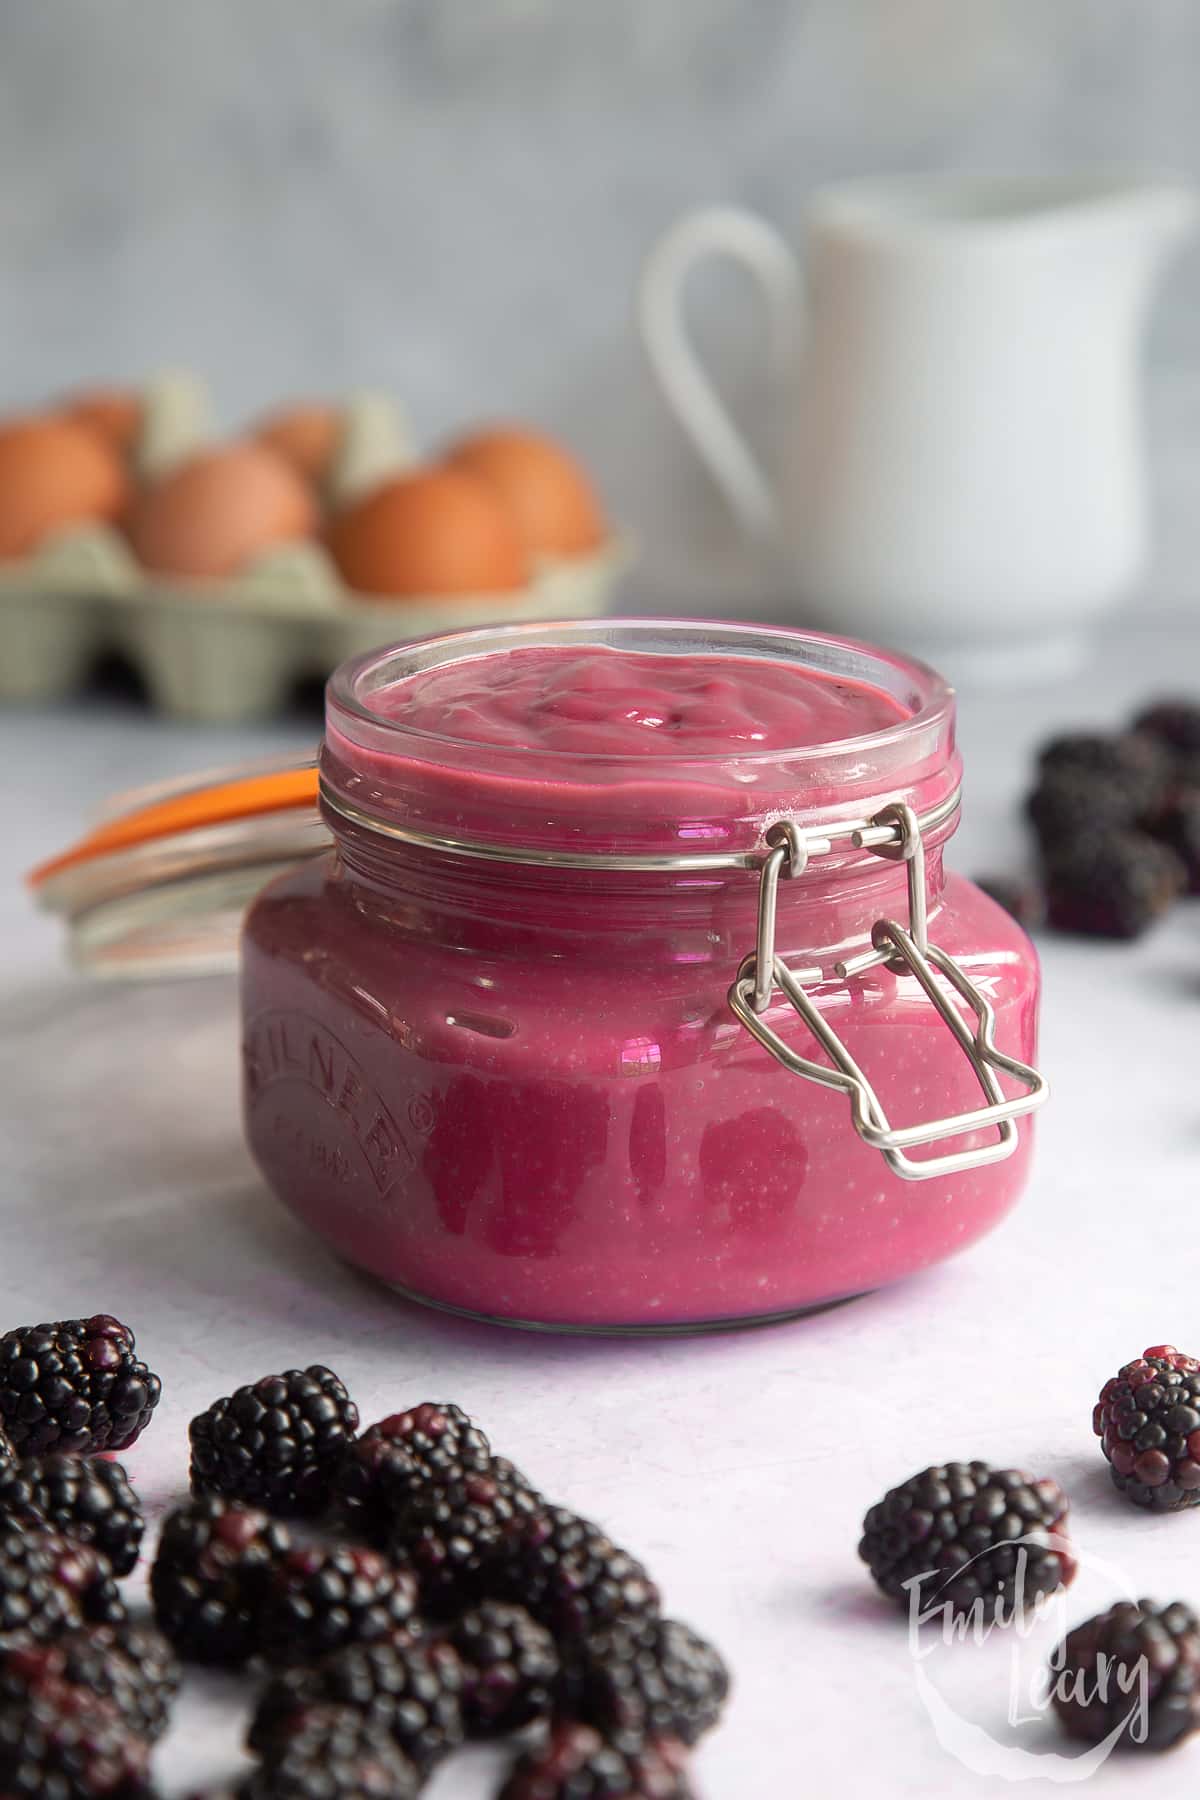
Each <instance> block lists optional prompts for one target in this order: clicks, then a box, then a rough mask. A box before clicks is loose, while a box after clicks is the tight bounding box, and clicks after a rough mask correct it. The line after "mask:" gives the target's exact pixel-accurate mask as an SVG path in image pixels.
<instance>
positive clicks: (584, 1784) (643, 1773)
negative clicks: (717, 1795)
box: [499, 1722, 692, 1800]
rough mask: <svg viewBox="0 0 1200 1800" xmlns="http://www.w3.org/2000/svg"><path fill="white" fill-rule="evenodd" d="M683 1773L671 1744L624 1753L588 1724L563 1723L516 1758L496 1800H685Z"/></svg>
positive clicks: (677, 1747) (678, 1750) (678, 1747)
mask: <svg viewBox="0 0 1200 1800" xmlns="http://www.w3.org/2000/svg"><path fill="white" fill-rule="evenodd" d="M686 1768H687V1753H686V1751H685V1750H684V1747H683V1745H682V1744H681V1743H679V1742H678V1740H676V1739H672V1738H658V1739H655V1740H653V1741H652V1742H649V1743H646V1744H643V1745H641V1746H640V1748H632V1749H628V1750H624V1749H622V1748H621V1747H620V1746H619V1745H617V1744H611V1743H608V1742H606V1741H605V1739H604V1738H602V1737H601V1736H600V1733H599V1732H598V1731H593V1730H592V1728H591V1726H590V1725H580V1724H577V1723H574V1722H567V1723H565V1724H561V1725H559V1726H557V1727H556V1728H555V1730H554V1731H553V1732H552V1733H551V1734H550V1737H549V1738H548V1740H547V1741H546V1742H545V1743H544V1744H541V1745H539V1746H537V1747H535V1748H534V1749H532V1750H530V1751H528V1752H527V1753H526V1754H525V1755H524V1756H522V1757H521V1759H520V1761H519V1762H518V1763H517V1765H516V1767H515V1768H514V1769H513V1771H512V1774H511V1775H510V1776H509V1778H508V1780H507V1781H506V1782H505V1784H504V1786H503V1787H502V1788H501V1790H500V1797H499V1800H691V1796H692V1789H691V1788H690V1787H689V1785H688V1782H687V1776H686Z"/></svg>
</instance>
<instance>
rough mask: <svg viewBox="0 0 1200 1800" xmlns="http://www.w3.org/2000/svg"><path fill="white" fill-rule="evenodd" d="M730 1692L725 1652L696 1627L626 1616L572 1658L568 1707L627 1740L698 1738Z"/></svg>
mask: <svg viewBox="0 0 1200 1800" xmlns="http://www.w3.org/2000/svg"><path fill="white" fill-rule="evenodd" d="M728 1695H729V1670H728V1669H727V1668H726V1666H725V1663H724V1661H723V1660H722V1658H721V1656H720V1654H719V1652H718V1651H717V1650H715V1649H714V1648H713V1646H712V1645H711V1644H709V1643H706V1642H705V1640H704V1639H703V1638H702V1637H700V1636H699V1635H698V1634H697V1633H696V1632H694V1631H693V1630H692V1629H691V1628H690V1627H689V1626H687V1625H683V1624H681V1623H680V1622H679V1621H678V1620H677V1619H655V1620H651V1621H648V1622H647V1621H638V1622H624V1621H621V1622H618V1623H617V1624H615V1625H610V1626H608V1627H607V1628H606V1629H605V1630H603V1631H599V1632H594V1633H593V1634H592V1636H591V1637H590V1638H588V1639H587V1640H586V1642H585V1643H584V1644H583V1645H581V1646H580V1649H579V1652H578V1654H577V1655H576V1656H575V1657H574V1658H573V1659H571V1661H570V1662H569V1664H568V1669H567V1673H566V1677H565V1679H564V1682H563V1688H562V1700H563V1704H562V1708H561V1710H563V1711H564V1712H567V1713H569V1714H570V1715H571V1716H572V1717H575V1718H579V1719H583V1720H586V1722H587V1723H588V1724H590V1725H595V1726H596V1727H597V1728H598V1729H599V1730H600V1731H603V1732H604V1733H605V1734H606V1735H607V1736H608V1737H610V1738H612V1739H613V1740H614V1741H616V1742H619V1743H625V1742H629V1741H631V1740H633V1741H640V1740H641V1739H642V1738H647V1737H664V1736H665V1737H675V1738H679V1739H680V1741H681V1742H682V1743H685V1744H695V1743H698V1742H699V1740H700V1739H701V1738H702V1737H703V1736H704V1734H705V1732H706V1731H711V1729H712V1727H713V1726H714V1725H715V1724H716V1723H717V1720H718V1719H719V1718H720V1716H721V1711H722V1708H723V1707H724V1705H725V1701H726V1699H727V1698H728Z"/></svg>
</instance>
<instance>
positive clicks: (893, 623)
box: [640, 177, 1195, 660]
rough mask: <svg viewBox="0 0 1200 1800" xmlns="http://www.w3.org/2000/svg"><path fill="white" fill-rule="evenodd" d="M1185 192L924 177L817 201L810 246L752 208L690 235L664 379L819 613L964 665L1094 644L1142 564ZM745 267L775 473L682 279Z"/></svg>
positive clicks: (703, 223) (668, 306)
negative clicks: (704, 345) (750, 441)
mask: <svg viewBox="0 0 1200 1800" xmlns="http://www.w3.org/2000/svg"><path fill="white" fill-rule="evenodd" d="M1194 212H1195V202H1194V199H1193V196H1192V194H1191V193H1190V192H1189V191H1188V190H1187V189H1184V188H1180V187H1176V186H1171V185H1167V184H1153V183H1146V182H1138V181H1116V180H1112V181H1109V180H1061V181H1047V180H1039V179H1031V180H1015V181H1003V182H1001V181H975V180H961V181H959V180H949V179H941V178H923V177H918V178H906V179H897V180H883V181H872V182H853V183H847V184H845V185H843V186H839V187H834V188H829V189H826V190H824V191H821V192H819V193H817V195H816V196H815V197H814V200H813V203H812V208H811V215H810V228H809V242H808V251H807V256H806V269H805V276H806V279H805V281H804V283H803V288H804V296H805V297H804V301H803V304H802V303H801V298H800V295H801V286H802V283H801V276H800V269H799V265H798V263H797V260H796V258H795V256H794V255H793V253H792V251H791V250H790V249H789V248H788V246H787V245H786V244H785V243H784V242H783V240H782V239H781V238H780V237H779V236H778V234H777V233H776V232H775V231H774V230H773V229H772V228H771V227H770V226H768V225H767V224H765V223H764V222H763V221H762V220H761V219H758V218H756V217H754V216H753V215H752V214H749V213H745V212H741V211H737V210H731V209H718V210H713V211H706V212H700V213H696V214H693V215H691V216H689V217H687V218H685V219H683V220H681V221H680V223H678V224H677V225H676V226H675V227H674V228H673V229H672V230H671V231H670V232H669V233H668V234H667V236H666V237H665V238H664V239H663V240H662V241H661V242H660V243H659V245H658V247H657V248H656V249H655V251H654V252H653V253H652V255H651V257H650V259H649V262H648V263H647V266H646V269H645V271H644V275H643V279H642V286H641V294H640V317H641V325H642V331H643V334H644V337H645V342H646V346H647V349H648V351H649V354H650V359H651V362H652V363H653V366H654V368H655V370H656V372H657V375H658V378H659V380H660V382H661V384H662V387H663V390H664V392H665V394H666V396H667V398H668V400H669V401H670V403H671V404H672V406H673V407H674V409H675V411H676V413H677V414H678V416H679V418H680V420H681V421H682V423H683V425H684V427H685V429H686V430H687V432H688V433H689V435H690V436H691V438H692V441H693V443H694V444H695V446H696V448H697V450H698V451H699V452H700V454H701V456H702V457H703V458H704V460H705V462H706V463H707V464H708V467H709V468H710V470H711V471H712V474H713V475H714V476H715V477H716V480H717V482H718V483H719V485H720V486H721V488H722V489H723V490H724V492H725V495H726V496H727V498H728V500H729V502H730V503H731V505H732V507H733V509H734V512H735V513H736V515H737V517H738V519H739V520H740V521H741V523H742V525H743V526H744V528H745V530H746V531H747V532H748V533H749V534H750V535H751V536H752V537H754V538H755V539H756V540H759V541H760V542H762V543H764V545H768V546H771V547H772V548H773V549H775V550H778V549H779V548H781V547H782V548H783V549H784V550H785V551H786V555H787V560H788V564H789V567H790V571H791V574H790V577H789V579H790V580H791V581H792V582H793V583H794V585H795V587H796V589H797V590H798V594H799V605H800V608H801V609H802V610H803V613H804V615H805V617H806V619H807V620H808V621H810V622H812V623H824V624H828V625H831V626H835V627H837V628H839V629H841V630H847V631H852V632H855V633H857V634H858V635H860V636H864V637H869V638H872V639H876V640H879V641H883V642H890V643H894V644H903V645H905V646H908V647H915V648H917V649H920V648H922V647H925V646H928V647H929V648H930V649H932V650H936V651H937V652H938V653H941V654H946V652H947V649H948V648H949V649H950V650H951V651H952V650H953V649H954V648H955V647H960V648H969V647H976V648H978V647H988V649H989V651H990V650H991V649H996V650H1000V649H1003V648H1004V647H1005V646H1008V647H1012V646H1014V645H1016V646H1022V647H1038V646H1040V650H1041V652H1042V653H1043V654H1044V655H1045V656H1046V657H1047V658H1048V659H1052V660H1061V659H1057V658H1051V647H1052V646H1053V645H1054V644H1056V643H1057V644H1058V645H1059V646H1061V648H1062V649H1063V650H1064V651H1066V650H1067V649H1068V648H1074V647H1075V646H1076V645H1077V644H1078V643H1079V641H1080V634H1081V629H1082V627H1083V626H1084V625H1085V624H1086V622H1087V621H1088V620H1089V619H1090V618H1091V617H1092V615H1094V614H1096V613H1099V612H1101V611H1103V610H1104V609H1105V608H1106V607H1108V606H1109V605H1111V604H1112V603H1114V602H1115V601H1116V600H1117V599H1118V598H1119V597H1120V596H1121V595H1122V594H1123V593H1125V592H1126V591H1128V590H1129V588H1130V587H1131V586H1132V585H1133V584H1134V583H1135V581H1136V580H1137V578H1138V576H1139V575H1140V574H1141V572H1142V571H1143V569H1144V565H1145V561H1146V553H1147V521H1146V499H1145V484H1144V480H1143V468H1142V446H1141V428H1140V416H1139V415H1140V408H1139V374H1140V371H1139V354H1138V352H1139V343H1140V337H1141V327H1142V322H1143V319H1144V316H1145V312H1146V302H1147V300H1148V298H1149V296H1150V294H1151V291H1152V288H1153V283H1154V278H1155V276H1156V275H1157V273H1158V270H1159V268H1160V265H1161V262H1162V260H1163V256H1164V253H1165V251H1166V250H1167V248H1168V247H1169V246H1170V245H1172V244H1173V243H1174V242H1175V241H1176V240H1177V239H1178V238H1180V237H1181V236H1182V234H1183V232H1184V230H1185V228H1186V227H1187V226H1188V224H1189V223H1190V222H1191V220H1192V218H1193V216H1194ZM711 254H718V255H722V256H726V257H732V258H734V259H735V260H736V261H737V262H739V263H741V264H743V265H744V266H745V268H746V269H747V270H748V271H749V272H750V274H751V275H752V276H753V277H754V278H755V280H756V282H757V284H758V286H759V288H760V289H761V293H762V298H763V300H764V301H765V303H766V323H767V332H766V339H765V354H766V355H768V356H769V357H770V359H771V363H772V367H773V369H774V370H775V372H776V374H777V378H778V381H777V385H778V391H779V394H780V399H781V403H782V404H783V405H784V406H786V407H787V408H788V409H789V414H790V417H788V418H787V419H786V420H785V421H784V428H785V429H784V436H783V441H784V452H783V456H782V460H781V464H780V467H779V468H778V469H777V470H774V471H772V474H771V476H770V477H768V476H767V475H766V474H764V472H763V471H762V470H761V469H760V467H759V465H758V463H757V461H756V459H755V457H754V455H753V454H752V452H751V451H750V449H749V448H748V446H747V444H746V443H745V441H744V440H743V438H742V436H741V435H740V434H739V432H738V430H737V429H736V427H735V426H734V424H733V422H732V420H731V418H730V417H729V415H728V413H727V412H726V410H725V408H724V407H723V405H722V403H721V401H720V400H719V399H718V397H717V394H716V392H715V390H714V388H713V386H712V384H711V383H710V381H709V379H708V376H707V375H706V374H705V372H704V370H703V368H702V366H701V364H700V362H699V360H698V358H697V356H696V354H695V352H694V350H693V349H692V346H691V343H690V341H689V338H688V335H687V331H686V329H685V325H684V321H683V315H682V291H683V286H684V283H685V281H686V278H687V276H688V273H689V271H690V270H691V269H692V267H693V266H694V265H695V264H696V263H697V262H698V261H699V260H701V259H703V258H704V257H706V256H709V255H711Z"/></svg>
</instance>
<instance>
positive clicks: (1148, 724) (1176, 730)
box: [1133, 699, 1200, 755]
mask: <svg viewBox="0 0 1200 1800" xmlns="http://www.w3.org/2000/svg"><path fill="white" fill-rule="evenodd" d="M1133 725H1134V730H1135V731H1137V732H1139V733H1141V735H1142V736H1144V737H1151V738H1155V739H1157V741H1158V742H1159V743H1160V744H1165V745H1166V746H1167V748H1168V749H1169V750H1177V751H1182V752H1183V753H1184V754H1185V755H1186V754H1188V753H1190V752H1194V751H1200V701H1197V700H1180V699H1165V700H1156V701H1155V702H1154V703H1153V705H1151V706H1148V707H1146V709H1145V711H1143V712H1141V713H1139V714H1138V716H1137V718H1136V719H1135V720H1134V722H1133Z"/></svg>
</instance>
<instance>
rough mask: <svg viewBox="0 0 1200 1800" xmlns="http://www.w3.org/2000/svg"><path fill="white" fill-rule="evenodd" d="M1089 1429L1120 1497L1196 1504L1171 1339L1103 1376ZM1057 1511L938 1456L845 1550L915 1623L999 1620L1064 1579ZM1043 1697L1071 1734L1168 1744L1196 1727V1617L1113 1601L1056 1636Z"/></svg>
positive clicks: (1193, 1418)
mask: <svg viewBox="0 0 1200 1800" xmlns="http://www.w3.org/2000/svg"><path fill="white" fill-rule="evenodd" d="M1092 1425H1093V1429H1094V1431H1095V1433H1096V1435H1097V1436H1098V1437H1099V1438H1100V1440H1101V1448H1102V1449H1103V1452H1104V1455H1105V1457H1106V1458H1107V1460H1108V1463H1109V1468H1110V1472H1111V1475H1112V1479H1113V1483H1114V1485H1115V1486H1116V1488H1117V1489H1118V1491H1119V1492H1120V1493H1122V1494H1123V1495H1124V1496H1125V1498H1126V1499H1128V1500H1131V1501H1132V1502H1133V1503H1134V1504H1135V1505H1137V1506H1142V1507H1147V1508H1152V1509H1155V1510H1157V1511H1160V1512H1179V1511H1182V1510H1183V1509H1185V1508H1188V1507H1192V1506H1198V1505H1200V1361H1197V1360H1196V1358H1194V1357H1191V1356H1184V1355H1182V1354H1181V1353H1180V1352H1179V1351H1178V1350H1176V1349H1175V1347H1174V1345H1172V1344H1156V1345H1154V1346H1152V1347H1151V1348H1150V1349H1149V1350H1146V1351H1144V1352H1143V1354H1142V1355H1141V1356H1139V1357H1137V1358H1135V1360H1134V1361H1133V1362H1129V1363H1126V1364H1125V1366H1124V1367H1123V1368H1122V1369H1121V1370H1120V1371H1119V1373H1118V1374H1116V1375H1114V1376H1113V1378H1112V1379H1111V1380H1110V1381H1108V1382H1106V1383H1105V1385H1104V1387H1103V1388H1102V1390H1101V1393H1100V1398H1099V1400H1098V1401H1097V1403H1096V1407H1095V1412H1094V1415H1093V1420H1092ZM1067 1514H1068V1507H1067V1499H1066V1495H1065V1494H1064V1493H1063V1491H1062V1489H1061V1488H1060V1487H1059V1485H1058V1483H1057V1482H1056V1481H1052V1480H1049V1479H1043V1480H1034V1479H1032V1478H1031V1477H1030V1476H1028V1475H1025V1474H1023V1473H1022V1472H1020V1471H1018V1470H1015V1469H993V1468H991V1467H990V1466H989V1465H988V1464H987V1463H983V1462H973V1463H945V1464H941V1465H937V1466H935V1467H933V1468H929V1469H924V1470H922V1471H921V1473H920V1474H919V1475H914V1476H913V1477H912V1478H911V1479H910V1480H908V1481H905V1482H903V1483H902V1484H901V1485H900V1486H899V1487H896V1488H893V1489H891V1491H890V1492H889V1493H887V1494H885V1495H884V1497H883V1499H882V1500H880V1501H879V1502H878V1503H877V1504H876V1505H875V1506H872V1507H871V1509H870V1510H869V1512H868V1513H867V1515H866V1518H865V1519H864V1521H863V1532H862V1538H861V1540H860V1542H859V1546H858V1553H859V1555H860V1557H861V1558H862V1560H863V1561H864V1562H865V1563H866V1564H867V1566H868V1568H869V1569H870V1572H871V1574H872V1576H873V1577H874V1580H875V1582H876V1583H877V1585H878V1586H879V1587H880V1588H881V1589H882V1591H883V1592H884V1593H885V1594H887V1595H888V1596H889V1597H890V1598H892V1599H894V1600H897V1601H899V1602H900V1604H901V1605H902V1606H904V1607H906V1608H907V1609H908V1611H909V1615H910V1618H911V1619H913V1620H914V1621H915V1622H916V1623H918V1624H925V1623H927V1622H928V1620H929V1619H930V1618H931V1617H933V1616H935V1615H939V1614H940V1615H942V1616H943V1617H946V1616H949V1617H950V1618H951V1619H952V1620H953V1621H954V1622H955V1623H956V1624H958V1625H959V1626H960V1627H961V1625H962V1624H963V1623H964V1622H966V1621H970V1620H972V1619H974V1620H975V1621H976V1622H978V1623H980V1624H984V1625H991V1624H1008V1623H1011V1622H1012V1621H1013V1620H1014V1619H1016V1618H1018V1617H1019V1616H1020V1615H1021V1613H1022V1611H1023V1610H1024V1609H1025V1608H1033V1607H1035V1606H1036V1605H1037V1603H1038V1602H1039V1601H1041V1600H1042V1599H1043V1598H1044V1597H1045V1596H1047V1595H1048V1594H1052V1593H1054V1592H1056V1591H1057V1590H1059V1589H1061V1588H1065V1587H1067V1586H1068V1585H1069V1584H1070V1582H1071V1581H1072V1580H1073V1578H1074V1575H1075V1558H1074V1556H1073V1554H1072V1550H1071V1545H1070V1541H1069V1539H1068V1537H1067ZM1047 1692H1048V1693H1049V1695H1050V1697H1051V1699H1052V1701H1053V1704H1054V1708H1055V1711H1056V1713H1057V1715H1058V1718H1059V1720H1060V1723H1061V1724H1062V1726H1063V1728H1064V1730H1065V1731H1066V1732H1068V1734H1069V1735H1070V1736H1072V1737H1076V1738H1081V1739H1083V1740H1085V1741H1086V1742H1089V1743H1093V1744H1098V1743H1102V1742H1103V1741H1104V1740H1105V1739H1106V1738H1108V1737H1110V1736H1111V1737H1112V1738H1113V1740H1114V1742H1116V1741H1118V1740H1119V1741H1120V1742H1121V1743H1122V1744H1123V1745H1124V1746H1125V1747H1128V1748H1136V1749H1152V1750H1163V1749H1168V1748H1170V1747H1171V1746H1172V1745H1174V1744H1178V1743H1180V1742H1181V1741H1182V1740H1183V1739H1184V1738H1185V1737H1187V1736H1189V1735H1190V1734H1191V1733H1193V1732H1195V1731H1198V1730H1200V1618H1197V1616H1196V1614H1195V1613H1194V1612H1193V1611H1192V1609H1191V1608H1190V1607H1188V1606H1185V1605H1184V1604H1183V1603H1182V1602H1180V1601H1174V1602H1172V1603H1171V1604H1170V1605H1168V1606H1158V1605H1157V1604H1156V1603H1155V1602H1154V1601H1152V1600H1139V1601H1136V1602H1134V1601H1122V1602H1120V1603H1118V1604H1117V1605H1116V1606H1113V1607H1111V1608H1110V1609H1109V1611H1108V1612H1106V1613H1102V1614H1100V1615H1098V1616H1097V1617H1096V1618H1093V1619H1089V1620H1088V1621H1087V1622H1086V1623H1085V1624H1082V1625H1079V1626H1077V1627H1076V1628H1075V1629H1074V1630H1073V1631H1071V1632H1069V1633H1068V1635H1067V1636H1066V1638H1065V1639H1064V1640H1063V1642H1062V1644H1060V1645H1059V1647H1058V1650H1057V1651H1056V1653H1055V1656H1054V1658H1053V1662H1052V1666H1051V1672H1050V1679H1049V1681H1048V1683H1047Z"/></svg>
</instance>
